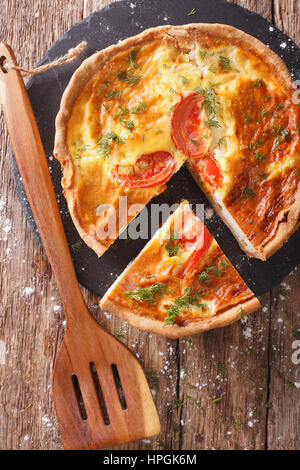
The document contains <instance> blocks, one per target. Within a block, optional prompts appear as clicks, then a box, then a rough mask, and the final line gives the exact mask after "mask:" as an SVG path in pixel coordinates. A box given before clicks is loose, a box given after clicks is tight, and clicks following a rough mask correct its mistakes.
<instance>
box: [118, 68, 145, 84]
mask: <svg viewBox="0 0 300 470" xmlns="http://www.w3.org/2000/svg"><path fill="white" fill-rule="evenodd" d="M142 76H143V75H136V74H135V73H133V72H132V73H128V72H127V71H126V70H121V72H119V73H118V79H119V80H121V81H122V82H125V83H127V85H129V86H134V85H135V84H136V83H138V81H139V80H140V79H141V78H142Z"/></svg>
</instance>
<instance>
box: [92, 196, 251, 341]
mask: <svg viewBox="0 0 300 470" xmlns="http://www.w3.org/2000/svg"><path fill="white" fill-rule="evenodd" d="M100 306H101V308H102V309H104V310H107V311H110V312H113V313H116V314H118V315H120V316H122V317H123V318H124V319H125V320H126V321H128V322H129V323H131V324H132V325H134V326H136V327H138V328H141V329H144V330H147V331H149V332H153V333H157V334H159V335H162V336H167V337H169V338H179V337H182V336H186V335H192V334H195V333H200V332H203V331H206V330H209V329H212V328H217V327H221V326H225V325H228V324H230V323H232V322H234V321H236V320H238V319H239V318H241V317H243V316H244V315H246V314H249V313H251V312H253V311H254V310H256V309H258V308H259V306H260V303H259V301H258V299H257V298H256V297H255V296H254V294H253V292H252V291H251V290H250V289H249V288H248V287H247V285H246V284H245V282H244V281H243V279H242V278H241V277H240V275H239V274H238V272H237V271H236V270H235V268H234V267H233V266H232V264H231V263H230V262H229V260H228V259H227V258H226V256H225V255H224V253H223V252H222V250H221V248H220V247H219V245H218V243H217V242H216V240H215V239H214V238H213V237H212V236H211V234H210V233H209V231H208V230H207V228H206V227H205V225H204V224H202V222H201V220H200V218H199V217H197V216H196V215H195V214H194V212H193V211H192V210H191V208H190V206H189V204H188V202H187V201H184V202H182V203H181V204H180V206H179V207H178V209H176V211H175V212H174V213H173V214H172V215H171V216H170V217H169V218H168V220H167V221H166V223H165V224H164V225H163V226H162V227H161V228H160V229H159V230H158V231H157V232H156V234H155V235H154V237H153V238H152V239H151V240H150V241H149V242H148V243H147V244H146V246H145V247H144V249H143V250H142V251H141V252H140V254H139V255H138V256H137V258H136V259H135V260H134V261H133V262H132V263H131V264H129V265H128V267H127V268H126V269H125V271H124V272H123V273H122V274H121V276H120V277H119V278H118V279H117V280H116V281H115V283H114V284H113V285H112V286H111V288H110V289H109V290H108V291H107V293H106V294H105V296H104V297H103V298H102V300H101V302H100Z"/></svg>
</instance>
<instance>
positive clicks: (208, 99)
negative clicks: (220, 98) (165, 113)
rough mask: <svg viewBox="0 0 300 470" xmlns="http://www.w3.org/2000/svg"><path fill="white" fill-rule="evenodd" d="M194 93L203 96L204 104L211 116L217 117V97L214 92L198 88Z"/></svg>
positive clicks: (209, 89)
mask: <svg viewBox="0 0 300 470" xmlns="http://www.w3.org/2000/svg"><path fill="white" fill-rule="evenodd" d="M194 92H195V93H197V94H198V95H200V96H203V98H204V99H203V104H204V106H205V109H206V111H207V114H208V115H209V116H211V115H215V114H216V112H217V97H216V94H215V92H214V90H213V89H212V88H211V87H210V88H204V87H197V88H195V89H194Z"/></svg>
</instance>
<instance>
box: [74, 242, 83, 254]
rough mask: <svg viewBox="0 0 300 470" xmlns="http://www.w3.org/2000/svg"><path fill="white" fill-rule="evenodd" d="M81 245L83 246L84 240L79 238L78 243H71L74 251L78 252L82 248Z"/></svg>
mask: <svg viewBox="0 0 300 470" xmlns="http://www.w3.org/2000/svg"><path fill="white" fill-rule="evenodd" d="M81 246H82V241H81V240H78V241H77V242H76V243H74V244H73V245H71V248H72V250H73V252H74V253H78V252H79V251H80V250H81Z"/></svg>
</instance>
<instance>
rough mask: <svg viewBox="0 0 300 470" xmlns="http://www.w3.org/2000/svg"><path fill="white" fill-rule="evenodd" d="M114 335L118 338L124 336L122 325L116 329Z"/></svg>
mask: <svg viewBox="0 0 300 470" xmlns="http://www.w3.org/2000/svg"><path fill="white" fill-rule="evenodd" d="M115 336H116V337H117V338H119V339H120V338H124V336H125V331H124V328H123V327H122V326H121V328H120V329H119V331H117V332H116V333H115Z"/></svg>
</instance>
